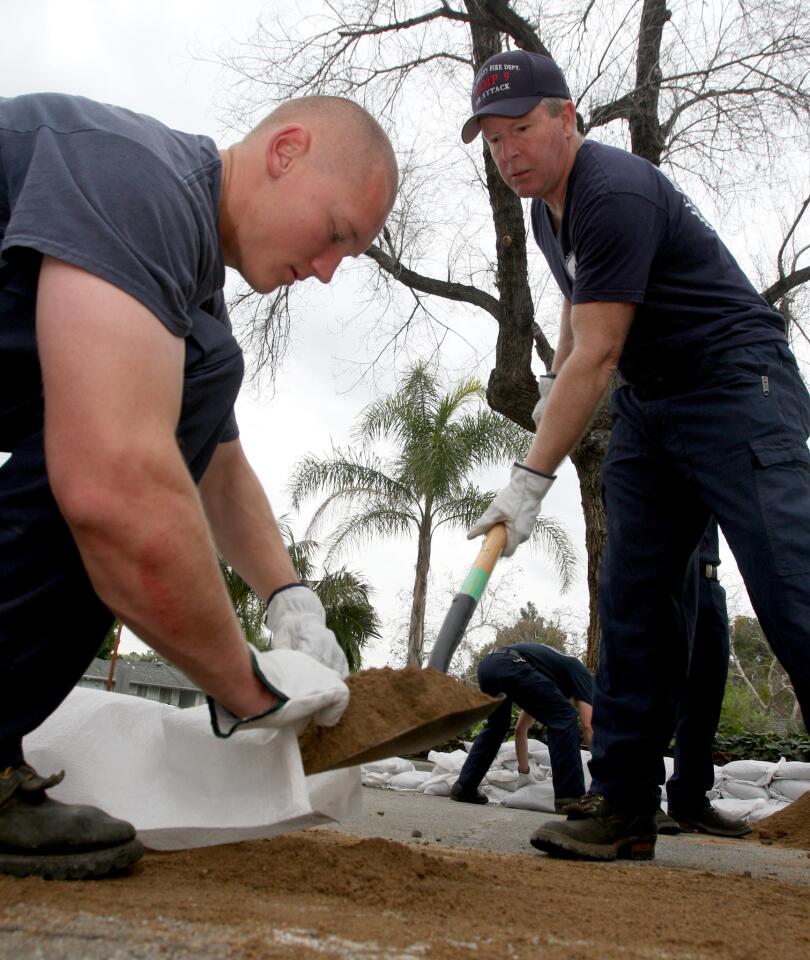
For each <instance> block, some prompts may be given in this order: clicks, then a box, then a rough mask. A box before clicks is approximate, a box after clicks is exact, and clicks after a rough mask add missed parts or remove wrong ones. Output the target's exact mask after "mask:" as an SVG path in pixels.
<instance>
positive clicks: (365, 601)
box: [220, 518, 381, 672]
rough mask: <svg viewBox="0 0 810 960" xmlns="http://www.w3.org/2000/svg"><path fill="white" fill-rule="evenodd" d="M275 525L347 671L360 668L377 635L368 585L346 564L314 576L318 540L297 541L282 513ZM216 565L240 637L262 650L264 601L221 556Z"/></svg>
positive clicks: (378, 624) (378, 633)
mask: <svg viewBox="0 0 810 960" xmlns="http://www.w3.org/2000/svg"><path fill="white" fill-rule="evenodd" d="M279 526H280V528H281V533H282V536H283V537H284V539H285V540H286V541H287V550H288V551H289V554H290V557H291V559H292V562H293V566H294V567H295V570H296V573H297V574H298V576H299V577H300V578H301V580H302V581H303V582H304V583H306V584H307V586H309V587H311V588H312V590H314V592H315V593H316V594H317V596H318V598H319V599H320V601H321V603H322V604H323V606H324V610H325V611H326V625H327V627H329V629H330V630H332V632H333V633H334V634H335V637H336V639H337V642H338V643H339V644H340V646H341V649H342V650H343V652H344V653H345V654H346V659H347V661H348V663H349V670H351V671H352V672H354V671H356V670H359V669H360V666H361V662H362V650H363V647H364V646H365V645H366V644H367V643H368V641H369V640H371V639H372V638H374V637H379V636H380V627H381V624H380V619H379V617H378V616H377V612H376V611H375V609H374V607H373V606H372V605H371V601H370V599H369V598H370V594H371V587H370V586H369V585H368V583H366V581H365V580H364V579H363V578H362V577H361V576H360V575H359V574H357V573H354V572H353V571H351V570H347V569H346V568H345V567H341V568H340V569H338V570H331V571H330V570H325V571H324V573H323V576H322V577H321V578H320V579H317V578H316V577H315V563H314V558H315V555H316V554H317V552H318V550H319V547H320V545H319V544H318V543H316V542H315V541H314V540H296V539H295V537H294V536H293V532H292V529H291V528H290V525H289V524H288V523H287V522H286V520H284V518H282V519H281V521H280V522H279ZM220 567H221V568H222V575H223V577H224V578H225V586H226V587H227V589H228V593H229V594H230V596H231V601H232V602H233V606H234V610H235V611H236V616H237V617H238V619H239V622H240V624H241V625H242V630H243V631H244V634H245V637H246V638H247V639H248V641H249V642H250V643H252V644H253V645H254V646H256V647H258V648H259V649H260V650H262V649H265V648H266V647H267V638H266V634H265V633H264V631H263V630H262V625H263V622H264V612H265V603H266V601H265V600H263V599H261V598H260V597H258V596H257V595H256V594H255V593H254V592H253V590H252V589H251V588H250V587H249V586H248V584H247V583H245V581H244V580H243V579H242V578H241V577H240V576H239V574H238V573H237V572H236V571H235V570H234V569H233V568H232V567H229V566H228V565H227V564H226V563H224V562H222V561H220Z"/></svg>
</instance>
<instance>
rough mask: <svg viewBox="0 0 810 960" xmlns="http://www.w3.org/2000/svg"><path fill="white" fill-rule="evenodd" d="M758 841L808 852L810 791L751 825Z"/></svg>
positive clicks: (809, 838)
mask: <svg viewBox="0 0 810 960" xmlns="http://www.w3.org/2000/svg"><path fill="white" fill-rule="evenodd" d="M753 827H754V830H756V832H757V834H758V835H759V839H760V840H764V841H765V842H766V843H778V844H779V846H781V847H798V848H799V849H800V850H807V851H808V852H810V791H809V792H807V793H805V794H804V795H803V796H801V797H799V799H798V800H794V801H793V803H790V804H788V806H787V807H786V808H785V809H784V810H780V811H779V812H778V813H772V814H771V815H770V816H769V817H765V818H763V819H762V820H759V821H758V822H757V823H755V824H753Z"/></svg>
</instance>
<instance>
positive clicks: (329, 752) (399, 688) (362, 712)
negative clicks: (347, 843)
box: [299, 667, 495, 773]
mask: <svg viewBox="0 0 810 960" xmlns="http://www.w3.org/2000/svg"><path fill="white" fill-rule="evenodd" d="M346 683H347V684H348V687H349V691H350V693H351V697H350V699H349V705H348V707H347V708H346V711H345V713H344V714H343V716H342V717H341V719H340V722H339V723H338V724H336V725H335V726H334V727H319V726H317V725H316V724H314V723H310V724H309V726H308V727H307V728H306V729H305V730H304V732H303V733H302V734H301V736H300V737H299V745H300V747H301V756H302V758H303V761H304V769H305V770H306V771H307V772H308V773H314V772H317V771H320V770H328V769H331V768H332V767H334V766H336V765H338V764H339V763H340V761H341V760H344V759H346V758H347V757H354V756H356V755H357V754H358V753H359V752H360V751H362V750H364V749H365V748H367V747H368V746H369V745H371V744H379V743H385V742H387V741H389V740H391V739H393V738H394V737H397V736H399V735H401V734H403V733H404V732H405V731H407V730H409V729H412V728H414V727H417V726H420V725H423V724H424V725H428V724H429V725H431V728H432V726H433V725H435V724H437V723H439V724H440V723H441V720H442V718H443V717H448V716H450V715H462V719H461V720H460V721H458V722H457V723H456V724H455V726H451V727H445V728H444V729H443V730H442V731H441V732H440V733H439V734H438V735H436V736H435V738H434V739H433V741H432V742H429V743H428V744H423V746H435V745H436V744H437V743H440V742H441V741H442V740H446V739H448V737H449V736H451V735H453V734H456V733H459V732H460V731H461V730H462V729H464V728H465V727H467V726H470V723H469V722H465V721H464V719H463V715H464V714H465V713H466V712H467V711H471V710H476V709H477V708H486V706H487V705H491V704H494V703H495V701H494V700H493V699H492V697H488V696H486V695H485V694H483V693H481V692H480V691H479V690H476V689H473V688H470V687H466V686H464V684H462V683H459V682H458V680H454V679H453V678H452V677H449V676H447V674H445V673H439V672H438V671H437V670H429V669H428V670H422V669H420V668H419V667H405V668H404V669H402V670H392V669H391V668H390V667H383V668H381V669H374V670H361V671H360V672H359V673H355V674H352V675H351V676H350V677H348V679H347V680H346ZM399 746H401V745H399ZM388 755H389V756H390V755H391V754H388Z"/></svg>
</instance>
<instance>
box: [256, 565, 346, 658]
mask: <svg viewBox="0 0 810 960" xmlns="http://www.w3.org/2000/svg"><path fill="white" fill-rule="evenodd" d="M264 622H265V625H266V626H267V629H268V630H269V631H270V632H271V633H272V635H273V649H274V650H283V649H287V650H300V651H301V653H307V654H309V656H310V657H313V658H314V659H315V660H318V661H320V662H321V663H322V664H323V665H324V666H326V667H329V669H330V670H334V671H335V673H338V674H340V676H341V677H347V676H348V675H349V664H348V662H347V661H346V654H345V653H344V652H343V651H342V650H341V649H340V646H339V645H338V642H337V640H335V635H334V633H332V631H331V630H330V629H329V628H328V627H327V626H326V611H325V610H324V608H323V604H322V603H321V601H320V600H319V599H318V597H317V596H316V594H315V593H313V592H312V590H310V589H309V587H305V586H304V584H303V583H293V584H290V585H289V586H287V587H281V589H280V590H276V592H275V593H274V594H273V595H272V596H271V597H270V600H269V601H268V603H267V612H266V613H265V615H264Z"/></svg>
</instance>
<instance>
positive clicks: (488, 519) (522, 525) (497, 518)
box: [467, 463, 556, 557]
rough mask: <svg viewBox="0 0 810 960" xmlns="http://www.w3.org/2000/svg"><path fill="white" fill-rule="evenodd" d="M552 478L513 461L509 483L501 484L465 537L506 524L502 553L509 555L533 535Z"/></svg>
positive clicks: (476, 535)
mask: <svg viewBox="0 0 810 960" xmlns="http://www.w3.org/2000/svg"><path fill="white" fill-rule="evenodd" d="M555 479H556V477H547V476H546V475H545V474H544V473H538V472H537V471H536V470H530V469H529V468H528V467H524V466H523V464H521V463H516V464H514V465H513V467H512V479H511V480H510V481H509V486H508V487H504V488H503V490H501V492H500V493H499V494H498V495H497V496H496V497H495V499H494V500H493V501H492V503H491V504H490V505H489V506H488V507H487V509H486V510H485V511H484V512H483V513H482V514H481V516H480V517H479V519H478V522H477V523H476V524H475V526H473V527H471V528H470V531H469V532H468V534H467V539H468V540H473V539H475V537H480V536H481V534H483V533H486V532H487V531H488V530H489V529H490V527H494V526H495V524H496V523H503V524H505V525H506V546H505V547H504V548H503V556H505V557H511V556H512V554H513V553H514V552H515V550H517V548H518V547H519V546H520V545H521V543H523V542H524V541H525V540H528V539H529V537H530V536H531V535H532V531H533V530H534V523H535V520H536V519H537V514H538V513H540V504H541V503H542V502H543V497H545V495H546V494H547V493H548V491H549V488H550V487H551V485H552V483H554V481H555Z"/></svg>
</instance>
